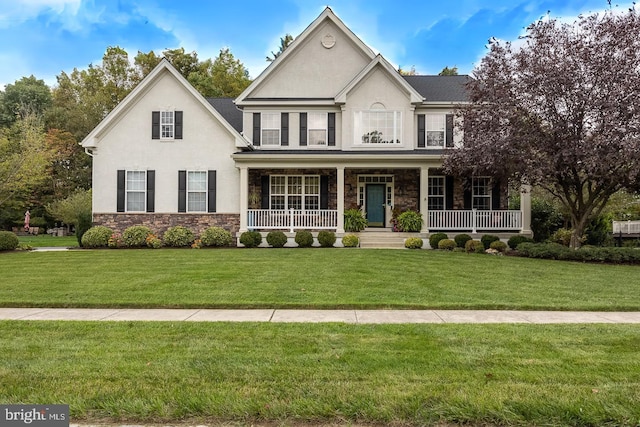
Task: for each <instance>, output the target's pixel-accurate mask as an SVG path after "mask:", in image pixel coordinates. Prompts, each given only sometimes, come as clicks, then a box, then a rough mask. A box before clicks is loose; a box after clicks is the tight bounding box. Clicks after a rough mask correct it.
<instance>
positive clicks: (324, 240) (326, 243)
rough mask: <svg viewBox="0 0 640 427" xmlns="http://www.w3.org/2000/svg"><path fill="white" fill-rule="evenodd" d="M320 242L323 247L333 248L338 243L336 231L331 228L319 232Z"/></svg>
mask: <svg viewBox="0 0 640 427" xmlns="http://www.w3.org/2000/svg"><path fill="white" fill-rule="evenodd" d="M318 243H320V246H322V247H323V248H331V247H333V245H334V244H335V243H336V233H334V232H333V231H329V230H321V231H319V232H318Z"/></svg>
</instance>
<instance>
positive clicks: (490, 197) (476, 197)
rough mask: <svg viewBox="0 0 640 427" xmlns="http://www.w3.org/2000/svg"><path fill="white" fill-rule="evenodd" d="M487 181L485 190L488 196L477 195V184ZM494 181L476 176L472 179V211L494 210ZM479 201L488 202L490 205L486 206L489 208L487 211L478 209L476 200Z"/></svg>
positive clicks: (487, 177) (486, 177)
mask: <svg viewBox="0 0 640 427" xmlns="http://www.w3.org/2000/svg"><path fill="white" fill-rule="evenodd" d="M481 179H482V180H486V181H485V188H486V191H485V193H486V194H476V189H477V188H479V187H478V186H477V185H476V183H477V182H478V181H479V180H481ZM492 185H493V183H492V179H491V177H489V176H474V177H472V178H471V208H472V209H477V210H483V211H484V210H487V211H490V210H492V208H493V191H492ZM479 199H483V200H488V203H487V204H486V205H485V206H488V207H487V208H486V209H485V208H479V207H476V206H477V204H476V200H479Z"/></svg>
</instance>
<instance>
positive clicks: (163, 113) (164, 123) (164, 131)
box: [160, 110, 176, 141]
mask: <svg viewBox="0 0 640 427" xmlns="http://www.w3.org/2000/svg"><path fill="white" fill-rule="evenodd" d="M169 119H170V120H169ZM175 136H176V112H175V111H173V110H160V140H163V141H171V140H174V139H175Z"/></svg>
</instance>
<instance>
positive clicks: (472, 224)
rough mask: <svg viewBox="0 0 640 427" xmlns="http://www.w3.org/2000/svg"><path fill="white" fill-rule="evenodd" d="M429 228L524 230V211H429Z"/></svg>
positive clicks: (474, 231) (472, 230)
mask: <svg viewBox="0 0 640 427" xmlns="http://www.w3.org/2000/svg"><path fill="white" fill-rule="evenodd" d="M428 225H429V230H469V231H471V232H472V233H476V232H477V230H505V231H507V230H522V211H516V210H511V211H507V210H502V211H484V210H477V209H472V210H449V211H429V224H428Z"/></svg>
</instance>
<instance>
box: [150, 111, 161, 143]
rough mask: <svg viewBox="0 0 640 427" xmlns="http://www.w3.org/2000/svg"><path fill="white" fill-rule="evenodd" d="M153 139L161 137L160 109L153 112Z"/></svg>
mask: <svg viewBox="0 0 640 427" xmlns="http://www.w3.org/2000/svg"><path fill="white" fill-rule="evenodd" d="M151 139H160V111H152V112H151Z"/></svg>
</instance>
